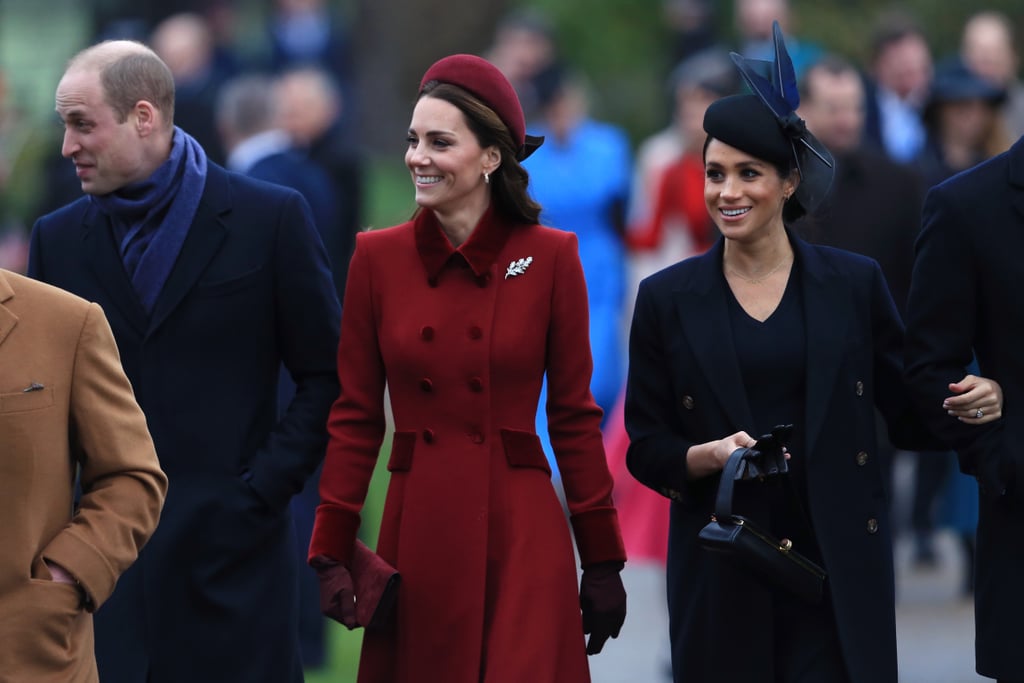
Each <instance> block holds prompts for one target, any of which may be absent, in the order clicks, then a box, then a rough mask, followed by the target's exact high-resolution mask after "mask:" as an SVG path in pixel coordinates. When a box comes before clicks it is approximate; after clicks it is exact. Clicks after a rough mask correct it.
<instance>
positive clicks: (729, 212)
mask: <svg viewBox="0 0 1024 683" xmlns="http://www.w3.org/2000/svg"><path fill="white" fill-rule="evenodd" d="M748 211H750V207H747V208H745V209H722V215H723V216H728V217H729V218H735V217H737V216H742V215H743V214H745V213H747V212H748Z"/></svg>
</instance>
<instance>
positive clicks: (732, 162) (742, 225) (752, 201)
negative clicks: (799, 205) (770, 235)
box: [704, 139, 796, 240]
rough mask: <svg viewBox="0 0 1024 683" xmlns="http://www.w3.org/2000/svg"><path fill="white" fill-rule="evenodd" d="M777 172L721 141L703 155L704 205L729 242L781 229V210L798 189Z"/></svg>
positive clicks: (771, 166)
mask: <svg viewBox="0 0 1024 683" xmlns="http://www.w3.org/2000/svg"><path fill="white" fill-rule="evenodd" d="M793 177H795V173H794V174H793V175H792V176H791V177H790V178H785V179H783V178H780V177H779V171H778V169H777V168H776V167H775V166H774V165H773V164H770V163H768V162H767V161H763V160H761V159H758V158H756V157H752V156H750V155H749V154H747V153H746V152H742V151H740V150H738V149H736V148H735V147H730V146H729V145H727V144H725V143H724V142H722V141H721V140H717V139H712V140H711V141H710V142H709V143H708V146H707V148H706V150H705V153H704V204H705V205H706V206H707V209H708V213H709V214H710V215H711V219H712V220H713V221H714V222H715V225H717V226H718V229H719V230H720V231H721V232H722V234H723V235H724V236H725V237H727V238H732V239H741V240H742V239H744V238H745V237H756V236H760V235H763V234H764V233H765V232H767V231H769V230H770V229H772V227H773V226H775V227H778V228H782V227H783V223H782V207H783V205H784V204H785V202H786V199H787V198H788V197H789V196H790V195H791V194H792V193H793V191H794V190H795V189H796V183H795V181H794V180H793Z"/></svg>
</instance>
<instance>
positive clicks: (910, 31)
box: [870, 9, 928, 62]
mask: <svg viewBox="0 0 1024 683" xmlns="http://www.w3.org/2000/svg"><path fill="white" fill-rule="evenodd" d="M911 37H914V38H920V39H921V41H922V42H924V43H927V42H928V41H927V38H926V36H925V33H924V30H923V29H922V28H921V25H920V24H919V23H918V22H917V19H916V18H915V17H914V16H913V15H912V14H909V13H907V12H904V11H903V10H900V9H895V10H889V11H887V12H885V13H883V14H882V15H881V16H879V17H878V19H877V20H876V21H875V25H874V28H873V30H872V32H871V39H870V44H871V61H872V62H875V61H877V60H878V58H879V57H880V56H881V55H882V53H883V52H885V51H886V50H887V49H889V48H890V47H891V46H893V45H895V44H896V43H900V42H903V41H904V40H906V39H907V38H911Z"/></svg>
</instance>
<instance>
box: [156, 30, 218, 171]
mask: <svg viewBox="0 0 1024 683" xmlns="http://www.w3.org/2000/svg"><path fill="white" fill-rule="evenodd" d="M149 42H150V45H151V46H152V47H153V51H154V52H156V53H157V54H158V55H159V56H160V59H162V60H163V61H164V63H165V64H167V67H168V68H169V69H170V70H171V74H172V75H173V76H174V98H175V99H174V120H175V121H176V124H177V125H178V126H179V127H180V128H181V129H182V130H184V131H185V132H186V133H188V134H189V135H191V136H192V137H194V138H195V139H196V140H197V141H198V142H199V144H200V145H202V147H203V149H205V150H207V154H208V155H209V158H210V160H211V161H213V162H214V163H215V164H223V163H224V161H225V159H226V155H225V152H224V147H223V145H222V143H221V139H220V135H219V134H218V132H217V123H216V118H215V114H214V110H215V107H216V100H217V93H218V92H219V90H220V87H221V86H222V85H223V84H224V82H225V80H227V78H229V77H230V76H231V75H232V74H224V73H220V72H219V71H218V69H217V63H216V61H215V59H214V57H215V54H216V53H215V51H214V48H215V45H214V40H213V33H212V32H211V31H210V27H209V26H208V25H207V23H206V20H205V19H204V18H203V17H202V16H201V15H199V14H191V13H189V14H175V15H173V16H170V17H168V18H167V19H164V20H163V21H162V22H160V23H159V24H158V25H157V26H156V28H155V29H153V33H152V35H151V36H150V41H149Z"/></svg>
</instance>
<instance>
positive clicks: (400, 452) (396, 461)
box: [388, 432, 416, 472]
mask: <svg viewBox="0 0 1024 683" xmlns="http://www.w3.org/2000/svg"><path fill="white" fill-rule="evenodd" d="M415 448H416V432H395V436H394V438H393V439H392V440H391V457H390V458H389V459H388V470H389V471H391V472H408V471H409V470H410V469H411V468H412V452H413V449H415Z"/></svg>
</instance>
